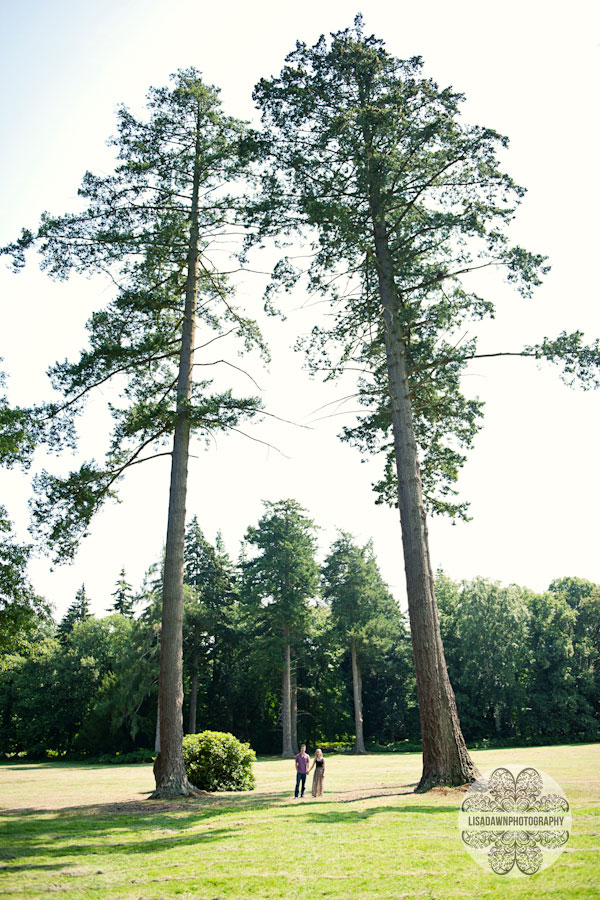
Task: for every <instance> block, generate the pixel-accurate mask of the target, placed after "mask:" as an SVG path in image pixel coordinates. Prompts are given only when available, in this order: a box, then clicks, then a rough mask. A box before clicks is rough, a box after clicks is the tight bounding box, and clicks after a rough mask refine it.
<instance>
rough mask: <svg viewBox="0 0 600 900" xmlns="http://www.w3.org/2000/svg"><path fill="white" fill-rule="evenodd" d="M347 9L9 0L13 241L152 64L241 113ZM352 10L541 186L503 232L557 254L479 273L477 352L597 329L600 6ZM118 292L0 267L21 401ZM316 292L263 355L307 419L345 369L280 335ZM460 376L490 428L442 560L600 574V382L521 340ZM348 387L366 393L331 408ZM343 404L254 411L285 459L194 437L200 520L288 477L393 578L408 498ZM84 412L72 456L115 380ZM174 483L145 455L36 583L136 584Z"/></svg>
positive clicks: (69, 186)
mask: <svg viewBox="0 0 600 900" xmlns="http://www.w3.org/2000/svg"><path fill="white" fill-rule="evenodd" d="M357 11H358V7H356V8H355V7H354V6H351V5H350V4H348V3H344V2H341V0H337V2H335V0H319V2H315V0H305V2H304V3H302V4H282V3H280V2H277V3H275V2H264V0H262V2H261V0H255V2H253V3H248V2H241V0H221V2H219V3H211V4H207V3H202V2H198V0H169V2H166V0H118V2H117V0H103V2H89V3H80V2H76V0H53V2H52V3H47V2H42V0H37V2H32V0H21V2H19V3H10V4H9V3H8V2H5V3H4V4H2V8H1V20H0V78H1V81H2V83H3V84H4V85H5V90H4V91H3V92H2V94H1V95H0V116H1V121H2V125H3V133H4V139H3V141H2V144H1V146H0V193H1V197H2V209H1V213H0V244H4V243H6V242H8V241H10V240H12V239H13V238H14V237H15V236H16V235H17V234H18V233H19V230H20V228H21V227H22V226H24V225H30V226H34V225H35V223H36V222H37V220H38V217H39V213H40V211H41V210H43V209H49V210H52V211H53V212H63V211H67V210H68V209H70V208H72V207H73V204H74V197H75V195H76V191H77V187H78V185H79V182H80V179H81V176H82V174H83V172H84V171H85V170H86V169H91V170H92V171H107V170H108V169H109V168H110V155H109V151H108V150H107V148H106V146H105V141H106V139H107V137H108V136H109V135H110V134H111V133H112V132H113V131H114V125H115V119H114V110H115V107H116V106H117V105H118V104H119V103H121V102H124V103H126V104H127V105H129V106H131V107H132V108H133V109H134V110H138V111H141V109H142V107H143V102H144V95H145V92H146V90H147V88H148V87H149V86H150V85H156V86H160V85H163V84H166V83H167V81H168V77H169V74H170V73H171V72H173V71H175V70H176V69H179V68H185V67H188V66H190V65H193V66H196V67H198V68H200V69H201V70H202V72H203V74H204V77H205V78H206V80H207V81H209V82H212V83H214V84H216V85H218V86H220V87H221V89H222V98H223V101H224V104H225V107H226V110H227V111H228V112H229V113H231V114H232V115H237V116H240V117H243V118H249V117H251V116H252V115H253V110H252V100H251V90H252V87H253V85H254V83H255V82H256V81H257V80H258V79H259V78H260V77H262V76H268V75H272V74H276V73H277V72H279V70H280V68H281V65H282V63H283V59H284V56H285V55H286V54H287V53H288V52H289V51H290V50H292V49H293V46H294V42H295V41H296V40H297V39H298V40H303V41H306V42H308V43H313V42H314V41H315V40H316V39H317V38H318V36H319V34H320V33H322V32H329V31H335V30H338V29H341V28H344V27H346V26H348V25H350V24H351V23H352V19H353V17H354V15H355V13H356V12H357ZM363 12H364V14H365V24H366V29H367V30H368V31H369V32H374V33H375V34H377V35H378V36H379V37H381V38H383V39H384V40H385V42H386V44H387V47H388V49H389V51H390V52H392V53H394V54H395V55H397V56H400V57H408V56H414V55H421V56H423V57H424V59H425V64H426V69H425V71H426V73H427V74H428V75H431V76H432V77H434V78H435V79H436V80H437V81H438V83H439V84H440V86H446V85H448V84H452V86H453V87H454V88H455V89H457V90H460V91H462V92H464V93H465V94H466V96H467V103H466V104H465V105H464V115H465V117H466V118H467V119H469V120H470V121H472V122H476V123H479V124H484V125H489V126H491V127H493V128H495V129H497V130H498V131H501V132H503V133H505V134H507V135H508V136H509V137H510V139H511V145H510V150H509V151H508V153H507V154H506V158H505V167H506V169H507V170H508V171H509V172H510V174H511V175H513V177H514V178H515V179H516V180H517V181H519V182H520V183H521V184H523V185H525V186H526V187H527V188H528V194H527V197H526V199H525V201H524V203H523V205H522V208H521V212H520V214H519V217H518V220H517V222H516V223H515V227H514V230H513V236H514V238H515V239H516V240H518V241H519V242H521V243H523V244H524V245H525V246H526V247H528V248H530V249H532V250H535V251H541V252H544V253H546V254H548V256H549V257H550V261H551V263H552V272H551V274H550V275H549V276H548V278H547V279H546V281H545V284H544V286H543V287H542V288H541V289H539V290H538V291H537V292H536V295H535V297H534V299H533V300H531V301H523V300H521V299H520V298H519V297H518V295H517V294H516V293H514V292H513V291H512V290H511V289H509V288H507V287H506V286H505V285H503V284H502V283H501V282H500V280H499V279H494V280H491V281H489V282H488V283H487V290H488V294H489V295H490V296H492V297H493V298H495V299H497V301H498V315H497V318H496V320H495V321H494V322H493V323H491V324H490V325H489V326H486V327H485V330H484V332H483V340H482V343H481V345H480V348H481V350H482V351H484V349H485V350H489V351H496V350H517V349H519V348H520V347H521V346H522V345H523V344H526V343H532V342H535V341H537V340H539V339H540V338H541V337H543V336H545V335H547V336H553V335H555V334H558V333H559V332H560V331H562V330H563V329H567V330H575V329H576V328H580V329H582V330H583V331H584V332H585V333H586V337H587V338H588V339H590V340H591V339H592V338H594V337H597V336H599V335H600V312H599V309H600V307H599V304H598V287H597V284H598V280H597V277H596V271H595V269H596V265H597V263H596V260H597V247H598V238H599V234H598V223H597V210H598V208H599V206H600V196H599V193H600V191H599V180H598V169H597V154H598V146H599V141H598V138H599V136H600V135H599V126H598V115H597V108H598V60H599V56H600V29H599V27H598V26H599V16H598V13H597V4H596V3H593V2H591V0H590V2H586V0H573V2H571V3H569V4H568V5H564V4H548V3H547V2H542V0H527V2H525V3H524V2H523V0H519V2H516V0H505V2H504V3H503V4H502V5H501V7H498V5H494V4H488V3H482V2H481V0H478V2H470V0H457V2H455V3H448V2H447V0H444V2H442V0H430V2H429V3H427V4H420V5H417V4H391V3H389V2H387V0H370V2H369V5H368V7H364V8H363ZM261 293H262V284H259V283H258V282H256V281H253V280H252V279H248V280H247V281H246V282H245V283H244V285H243V288H242V290H241V292H240V296H239V302H240V303H241V304H243V305H245V306H246V308H247V309H248V312H249V314H251V315H254V316H256V317H260V316H261ZM109 298H110V292H109V289H108V288H107V286H106V285H105V284H103V283H101V282H95V281H85V280H77V281H73V282H69V283H62V284H56V283H53V282H51V281H50V280H49V279H48V278H47V277H46V276H44V275H43V274H40V273H39V272H38V270H37V267H36V262H35V260H33V259H32V260H31V263H30V265H29V267H28V268H27V270H26V271H25V272H24V273H22V274H21V275H19V276H14V275H12V274H11V273H10V272H9V271H7V269H6V268H5V267H4V266H3V265H2V266H1V268H0V310H1V312H0V315H1V319H0V321H1V323H2V326H1V330H0V356H1V357H4V363H3V364H2V368H4V369H5V371H6V372H7V373H8V375H9V378H10V380H9V396H10V398H11V400H12V401H14V402H20V403H28V402H32V401H34V400H40V399H41V398H42V397H43V396H45V397H48V387H47V381H46V378H45V374H44V372H45V370H46V368H47V366H48V365H50V364H51V363H52V362H54V361H55V360H56V359H64V358H65V357H66V356H68V357H70V358H73V357H75V356H76V355H77V354H78V352H79V350H80V349H81V347H82V346H83V343H84V340H85V331H84V323H85V321H86V319H87V318H88V316H89V315H90V313H91V312H92V311H93V310H94V309H97V308H99V307H100V306H102V305H103V304H104V303H106V302H107V301H108V299H109ZM304 300H305V298H303V297H294V298H293V300H292V301H291V302H290V303H289V306H288V308H286V312H287V313H288V320H287V322H286V323H285V324H282V323H278V322H270V323H268V325H267V331H268V338H269V341H270V342H271V345H272V350H273V356H274V359H273V363H272V365H271V368H270V372H266V371H264V370H263V369H262V368H261V366H260V365H259V364H258V363H253V364H251V365H250V369H251V371H252V374H253V375H254V376H255V377H256V379H257V380H258V382H259V383H260V384H261V386H262V387H264V389H265V399H266V402H267V407H268V409H269V410H271V411H272V412H274V413H277V414H279V415H281V416H284V417H286V418H289V419H293V420H294V421H297V422H303V423H307V422H309V421H312V420H314V419H315V418H316V417H317V416H320V415H323V414H324V413H316V414H313V412H314V410H316V409H317V408H318V407H321V406H322V405H323V404H325V403H329V402H331V401H333V400H335V399H336V398H337V397H342V396H343V395H345V394H347V393H348V390H347V389H346V388H342V387H336V386H335V385H326V386H322V385H320V384H319V383H314V382H311V381H310V380H309V378H308V375H307V374H306V372H304V371H302V368H301V365H302V359H301V358H300V356H298V355H294V354H293V353H292V351H291V349H290V348H291V345H292V344H293V342H294V339H295V337H296V335H297V334H299V333H303V332H305V331H307V330H308V329H309V328H310V327H311V325H312V323H313V319H314V316H315V315H317V314H318V312H316V311H315V309H314V308H313V309H311V308H310V307H309V308H305V309H304V310H300V309H299V307H300V306H301V304H302V303H304ZM283 302H284V303H285V302H286V301H285V300H284V301H283ZM466 384H467V388H468V390H469V391H470V392H472V393H474V394H477V395H478V396H480V397H481V398H482V399H484V400H485V401H486V404H487V406H486V419H485V425H484V430H483V431H482V432H481V434H480V435H479V437H478V439H477V441H476V446H475V449H474V450H473V451H472V453H471V455H470V458H469V462H468V464H467V465H466V467H465V468H464V470H463V474H462V476H461V480H460V483H459V485H460V490H461V494H462V496H463V497H464V498H466V499H469V500H470V501H471V504H472V506H471V514H472V516H473V521H472V522H471V523H469V524H459V525H456V526H452V525H451V524H450V523H448V522H444V521H442V520H434V521H432V522H431V523H430V541H431V551H432V558H433V562H434V566H435V567H436V568H437V567H442V568H444V569H445V570H446V571H447V572H448V574H450V575H451V576H452V577H453V578H456V579H461V578H472V577H475V576H476V575H482V576H486V577H490V578H495V579H499V580H501V581H503V582H505V583H509V582H515V583H519V584H523V585H526V586H529V587H531V588H533V589H535V590H543V589H545V588H546V587H547V585H548V583H549V582H550V581H551V580H552V579H553V578H556V577H561V576H564V575H577V576H580V577H583V578H589V579H591V580H593V581H597V582H600V554H599V553H598V525H597V520H598V509H599V508H600V485H599V480H598V446H599V443H600V441H599V438H600V425H599V420H600V417H599V415H598V412H599V407H600V395H598V394H597V393H592V392H588V393H585V392H582V391H580V390H578V389H576V390H570V389H568V388H566V387H565V386H564V385H562V383H561V382H560V380H559V378H558V373H557V372H556V371H554V370H552V369H551V368H550V367H546V368H544V370H543V371H542V370H538V368H537V367H536V365H535V363H532V362H530V361H524V360H513V361H510V360H492V361H479V363H478V364H477V365H474V366H473V367H472V368H471V370H470V373H469V376H468V382H466ZM105 399H106V397H105V398H104V400H105ZM346 408H348V409H352V408H354V407H353V406H352V404H350V405H349V406H347V407H341V409H340V410H338V412H339V411H342V410H344V409H346ZM327 411H333V412H335V411H336V407H335V406H332V407H329V409H328V410H325V411H324V412H327ZM343 424H344V416H336V417H335V418H333V419H331V418H329V419H324V420H322V421H316V422H314V423H313V427H312V429H311V430H306V429H304V430H300V429H298V428H293V427H292V426H283V425H278V426H276V427H272V426H263V427H261V428H256V429H254V428H253V429H252V430H250V431H249V433H250V434H252V436H254V437H257V438H260V439H264V440H269V441H271V442H273V443H274V444H276V445H277V447H278V448H280V449H281V450H282V451H283V453H285V454H286V455H285V456H283V455H281V454H279V453H277V452H276V451H274V450H268V449H267V448H266V447H265V446H263V445H261V444H259V443H256V442H253V441H251V440H247V439H245V438H243V437H241V436H239V435H233V436H231V437H227V436H223V437H221V438H220V439H219V441H218V443H217V444H216V446H215V445H214V444H213V445H211V446H210V447H209V448H208V449H205V448H204V446H203V445H201V444H198V446H197V449H194V451H193V452H194V453H195V454H196V457H197V458H195V459H194V460H193V461H192V467H191V479H190V490H189V496H188V510H189V515H190V516H191V515H193V514H194V513H195V514H196V515H197V516H198V518H199V520H200V523H201V525H202V527H203V529H204V531H205V533H206V534H207V536H208V537H209V539H211V540H212V539H214V537H215V533H216V531H217V529H221V530H222V531H223V534H224V537H225V541H226V544H227V546H228V548H229V550H230V552H231V553H232V555H233V556H236V555H237V552H238V547H239V541H240V539H241V538H242V536H243V534H244V532H245V530H246V528H247V526H248V525H250V524H255V523H256V521H257V519H258V518H259V516H260V514H261V509H262V507H261V500H262V499H271V500H276V499H280V498H283V497H290V496H291V497H295V498H297V499H298V500H299V501H300V502H301V503H303V504H304V505H305V506H306V507H307V509H308V510H309V512H310V513H311V515H312V516H313V518H314V519H315V521H316V522H317V523H318V524H319V525H320V526H321V529H322V530H321V532H320V541H321V545H322V555H323V554H324V553H325V552H326V550H327V548H328V546H329V544H330V543H331V541H332V540H333V539H334V537H335V529H336V527H341V528H344V529H345V530H348V531H350V532H352V533H353V534H354V535H355V536H356V537H357V539H358V540H360V541H361V542H364V541H366V540H368V538H370V537H372V538H373V539H374V543H375V550H376V553H377V555H378V558H379V561H380V564H381V568H382V571H383V574H384V577H385V578H386V579H387V581H388V582H389V584H390V585H391V587H392V589H393V591H394V592H395V594H396V596H398V597H399V598H400V599H402V598H403V596H404V572H403V561H402V553H401V542H400V528H399V524H398V516H397V512H396V511H395V510H390V509H385V508H383V507H380V506H375V505H374V503H373V495H372V493H371V490H370V484H371V482H372V481H373V480H375V478H377V477H378V474H379V471H380V463H379V462H378V461H377V460H375V461H372V462H369V463H367V464H365V465H361V463H360V459H359V455H358V452H357V451H355V450H353V449H352V448H349V447H347V446H346V445H343V444H341V443H340V442H339V441H338V440H337V438H336V434H337V432H338V431H339V430H340V429H341V427H342V426H343ZM82 425H83V428H82V441H81V450H82V453H83V455H84V456H85V457H87V458H89V457H90V456H92V455H94V454H96V455H98V446H99V444H102V441H103V440H104V439H105V437H106V434H107V431H108V428H109V425H110V422H109V420H108V418H107V416H106V412H105V409H104V404H103V398H102V397H100V398H98V400H97V401H96V402H94V403H93V404H92V405H91V407H90V412H89V413H88V415H87V416H86V418H85V420H84V421H83V422H82ZM39 463H40V464H45V465H47V466H48V467H51V466H52V467H57V466H60V467H61V470H64V469H65V468H66V467H67V466H68V465H69V460H65V461H64V462H63V461H61V460H54V459H50V460H46V461H44V459H43V457H40V459H39ZM167 492H168V460H166V459H163V460H156V461H154V462H151V463H148V464H147V465H144V466H139V467H137V469H134V470H132V472H131V474H130V476H129V477H128V479H127V480H126V482H125V483H124V484H123V486H122V489H121V499H122V503H121V504H119V505H113V506H110V507H107V508H106V509H105V510H104V511H103V512H102V513H101V514H100V516H99V517H98V519H97V520H96V522H95V523H94V526H93V528H92V533H91V536H90V537H89V538H87V539H86V541H85V542H84V543H83V545H82V548H81V550H80V551H79V554H78V556H77V558H76V561H75V563H74V564H73V565H72V566H63V567H60V568H57V569H55V570H54V571H51V566H50V562H49V561H48V559H47V558H44V557H41V558H39V559H37V560H36V561H35V562H34V563H33V564H32V565H31V575H32V579H33V582H34V585H35V587H36V589H37V590H38V591H39V592H40V593H42V594H43V595H45V596H46V597H47V598H48V599H50V600H51V601H52V602H53V603H54V604H55V606H56V609H57V611H58V613H59V614H61V613H62V612H64V610H65V609H66V607H67V606H68V605H69V603H71V601H72V600H73V598H74V595H75V591H76V590H77V587H78V586H79V585H80V584H81V583H82V581H85V584H86V587H87V589H88V593H89V594H90V596H91V598H92V603H93V609H94V611H95V612H98V613H102V612H103V611H104V610H105V609H106V608H107V607H108V605H109V604H110V602H111V601H110V594H111V592H112V591H113V590H114V584H115V581H116V579H117V576H118V573H119V571H120V569H121V568H122V567H123V566H125V568H126V570H127V574H128V579H129V581H131V582H132V583H133V584H134V585H135V586H137V585H139V583H140V581H141V578H142V575H143V572H144V571H145V569H146V568H147V567H148V566H149V565H150V563H152V562H153V561H155V560H156V559H157V557H158V556H159V554H160V551H161V548H162V545H163V542H164V537H165V533H166V509H167ZM29 495H30V476H28V475H22V474H20V473H18V472H10V473H7V472H0V502H3V503H4V504H5V505H6V506H7V507H8V509H9V512H10V514H11V516H12V517H13V519H14V520H15V522H16V523H17V526H18V528H19V533H20V535H21V536H22V538H23V539H26V537H27V530H26V529H27V520H28V513H27V499H28V497H29Z"/></svg>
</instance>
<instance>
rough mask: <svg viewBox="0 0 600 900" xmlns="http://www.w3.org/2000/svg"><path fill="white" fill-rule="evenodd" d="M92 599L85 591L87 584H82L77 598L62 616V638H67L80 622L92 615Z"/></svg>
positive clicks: (60, 630)
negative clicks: (90, 599)
mask: <svg viewBox="0 0 600 900" xmlns="http://www.w3.org/2000/svg"><path fill="white" fill-rule="evenodd" d="M90 615H91V613H90V601H89V598H88V596H87V594H86V592H85V584H82V585H81V587H80V588H79V590H78V591H77V593H76V594H75V599H74V600H73V602H72V603H71V605H70V606H69V608H68V610H67V611H66V613H65V614H64V616H63V617H62V619H61V621H60V624H59V626H58V634H59V636H60V638H61V640H63V641H64V640H65V639H66V637H67V635H69V634H70V633H71V632H72V631H73V628H74V627H75V625H76V624H77V623H78V622H85V620H86V619H88V618H89V617H90Z"/></svg>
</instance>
